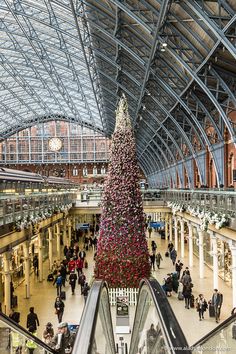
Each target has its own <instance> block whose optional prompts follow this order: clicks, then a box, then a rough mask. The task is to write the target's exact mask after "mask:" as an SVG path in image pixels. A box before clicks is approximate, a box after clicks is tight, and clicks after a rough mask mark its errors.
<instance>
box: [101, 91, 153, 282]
mask: <svg viewBox="0 0 236 354" xmlns="http://www.w3.org/2000/svg"><path fill="white" fill-rule="evenodd" d="M138 176H139V168H138V165H137V158H136V149H135V140H134V135H133V131H132V126H131V122H130V118H129V114H128V105H127V101H126V98H125V97H124V96H123V97H122V98H121V100H120V102H119V105H118V109H117V111H116V126H115V131H114V134H113V136H112V143H111V151H110V163H109V168H108V176H107V179H106V182H105V187H104V192H103V197H102V215H101V222H100V237H99V240H98V249H97V257H96V267H95V277H96V278H99V279H104V280H106V281H107V282H108V285H109V286H110V287H138V284H139V281H140V280H141V279H142V278H144V277H149V275H150V264H149V254H148V249H147V241H146V236H145V221H144V212H143V204H142V197H141V192H140V187H139V177H138Z"/></svg>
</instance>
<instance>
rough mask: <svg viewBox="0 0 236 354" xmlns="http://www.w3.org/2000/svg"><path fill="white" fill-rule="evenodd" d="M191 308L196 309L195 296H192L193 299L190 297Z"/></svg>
mask: <svg viewBox="0 0 236 354" xmlns="http://www.w3.org/2000/svg"><path fill="white" fill-rule="evenodd" d="M190 307H191V308H194V296H193V295H191V297H190Z"/></svg>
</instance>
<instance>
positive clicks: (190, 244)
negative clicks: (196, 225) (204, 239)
mask: <svg viewBox="0 0 236 354" xmlns="http://www.w3.org/2000/svg"><path fill="white" fill-rule="evenodd" d="M188 232H189V234H188V256H189V267H193V226H192V224H191V223H188Z"/></svg>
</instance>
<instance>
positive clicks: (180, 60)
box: [159, 38, 234, 140]
mask: <svg viewBox="0 0 236 354" xmlns="http://www.w3.org/2000/svg"><path fill="white" fill-rule="evenodd" d="M159 40H160V38H159ZM167 49H168V50H169V51H170V49H169V48H167ZM171 53H172V55H173V50H172V51H171ZM174 57H175V58H176V60H177V61H178V62H179V63H180V64H182V65H183V63H184V67H185V69H186V70H187V71H188V72H189V74H190V75H191V76H192V77H193V78H194V80H195V81H196V82H197V83H198V84H199V86H200V87H201V88H202V89H203V91H205V93H206V94H207V95H208V96H209V97H210V99H211V101H212V102H213V104H214V105H215V106H216V108H217V110H218V111H219V113H220V114H221V115H223V117H224V122H225V124H226V126H227V128H228V129H229V131H230V134H231V137H232V138H233V140H234V134H233V131H232V128H231V126H230V124H229V122H228V121H227V117H226V115H225V114H224V111H223V110H222V109H221V107H220V106H219V104H218V103H217V102H216V100H214V96H212V95H211V94H210V92H209V90H207V88H206V87H205V85H204V84H203V82H202V81H201V80H200V79H199V78H198V76H197V75H196V74H195V73H194V72H193V71H192V69H190V67H188V65H187V64H186V63H185V62H184V61H183V60H182V59H181V58H180V57H179V56H176V55H174Z"/></svg>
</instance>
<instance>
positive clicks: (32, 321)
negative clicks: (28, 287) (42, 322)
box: [26, 307, 39, 332]
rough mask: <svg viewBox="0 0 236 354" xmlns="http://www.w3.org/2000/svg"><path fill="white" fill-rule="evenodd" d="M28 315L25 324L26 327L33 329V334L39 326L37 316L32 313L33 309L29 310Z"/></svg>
mask: <svg viewBox="0 0 236 354" xmlns="http://www.w3.org/2000/svg"><path fill="white" fill-rule="evenodd" d="M29 311H30V312H29V314H28V315H27V322H26V327H27V328H28V330H29V328H30V327H31V328H33V332H36V331H37V326H39V319H38V316H37V314H36V313H35V312H34V307H30V309H29Z"/></svg>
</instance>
